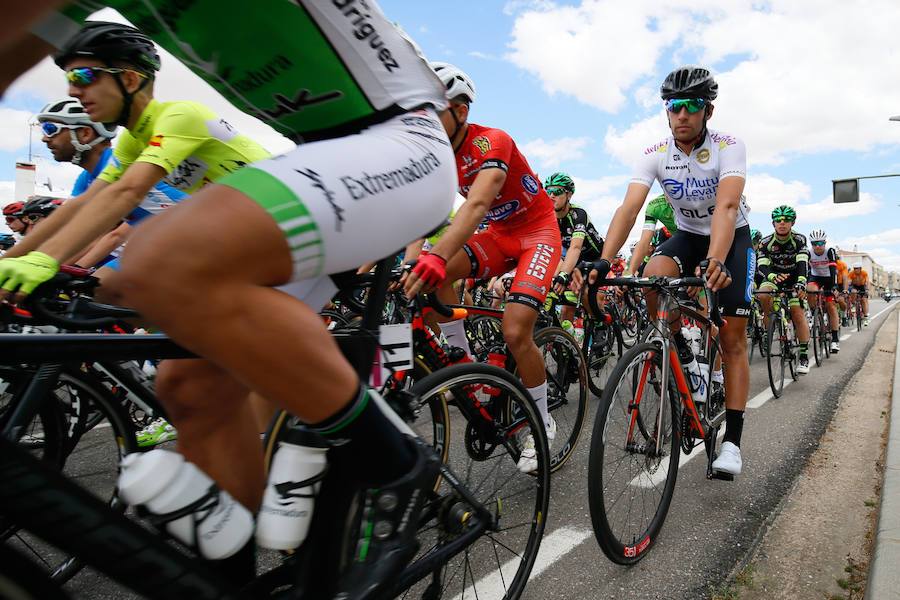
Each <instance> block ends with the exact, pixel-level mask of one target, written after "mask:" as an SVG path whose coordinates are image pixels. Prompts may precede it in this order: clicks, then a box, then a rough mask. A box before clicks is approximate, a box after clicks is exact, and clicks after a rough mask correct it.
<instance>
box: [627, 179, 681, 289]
mask: <svg viewBox="0 0 900 600" xmlns="http://www.w3.org/2000/svg"><path fill="white" fill-rule="evenodd" d="M660 224H662V226H663V227H664V228H665V229H666V231H668V232H669V233H675V232H676V231H678V224H677V223H676V222H675V212H674V211H673V210H672V205H671V204H669V201H668V200H667V199H666V195H665V194H660V195H659V196H657V197H656V198H654V199H653V200H651V201H650V202H649V203H648V204H647V209H646V210H645V211H644V228H643V230H642V231H641V237H640V239H639V240H638V241H637V246H636V247H635V249H634V251H633V252H632V253H631V264H630V265H629V267H628V272H629V273H637V272H638V271H639V270H640V271H643V267H642V266H641V265H643V264H645V263H646V262H647V261H648V259H649V258H650V255H651V254H653V251H651V250H650V246H652V243H651V242H652V240H653V236H654V235H655V232H656V231H657V228H658V227H659V226H660Z"/></svg>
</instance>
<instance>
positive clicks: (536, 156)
mask: <svg viewBox="0 0 900 600" xmlns="http://www.w3.org/2000/svg"><path fill="white" fill-rule="evenodd" d="M590 142H591V139H590V138H586V137H579V138H572V137H564V138H559V139H556V140H546V141H545V140H544V138H537V139H536V140H531V141H529V142H525V143H524V144H522V153H523V154H524V155H525V156H526V157H527V158H528V160H529V161H530V162H534V163H537V164H539V165H540V166H541V167H543V168H544V169H545V170H546V169H555V168H557V167H559V165H561V164H562V163H564V162H567V161H572V160H578V159H580V158H581V157H583V156H584V148H585V146H587V145H588V144H589V143H590Z"/></svg>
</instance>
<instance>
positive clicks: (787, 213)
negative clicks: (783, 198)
mask: <svg viewBox="0 0 900 600" xmlns="http://www.w3.org/2000/svg"><path fill="white" fill-rule="evenodd" d="M778 217H785V218H787V220H788V221H791V222H794V221H796V220H797V211H796V210H794V209H793V208H791V207H790V206H788V205H786V204H782V205H781V206H776V207H775V210H773V211H772V220H773V221H774V220H775V219H777V218H778Z"/></svg>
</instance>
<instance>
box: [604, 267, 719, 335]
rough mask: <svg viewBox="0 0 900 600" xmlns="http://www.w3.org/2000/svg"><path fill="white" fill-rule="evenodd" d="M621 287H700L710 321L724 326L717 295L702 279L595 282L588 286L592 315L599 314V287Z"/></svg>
mask: <svg viewBox="0 0 900 600" xmlns="http://www.w3.org/2000/svg"><path fill="white" fill-rule="evenodd" d="M609 286H621V287H633V288H654V289H657V290H674V289H680V288H685V287H702V288H705V289H706V291H707V294H706V297H707V298H708V300H709V314H710V320H712V322H713V323H715V324H716V325H718V326H719V327H721V326H722V325H723V324H724V321H723V319H722V314H721V311H720V310H719V293H718V292H713V291H712V290H710V289H709V288H707V287H706V279H704V278H703V277H661V276H655V275H654V276H652V277H612V278H609V279H602V280H597V281H596V282H595V283H594V284H591V285H589V286H588V303H589V304H590V306H591V310H592V311H593V312H594V314H600V312H601V311H600V306H599V305H598V304H597V290H598V289H599V288H601V287H609Z"/></svg>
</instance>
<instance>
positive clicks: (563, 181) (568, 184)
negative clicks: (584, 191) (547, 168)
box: [544, 173, 575, 194]
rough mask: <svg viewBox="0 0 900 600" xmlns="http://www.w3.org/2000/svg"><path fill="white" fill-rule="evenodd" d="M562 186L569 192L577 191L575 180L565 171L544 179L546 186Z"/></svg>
mask: <svg viewBox="0 0 900 600" xmlns="http://www.w3.org/2000/svg"><path fill="white" fill-rule="evenodd" d="M549 187H561V188H562V189H564V190H566V191H567V192H571V193H573V194H574V193H575V182H574V181H572V178H571V177H569V176H568V175H566V174H565V173H554V174H553V175H551V176H550V177H548V178H547V179H545V180H544V188H545V189H546V188H549Z"/></svg>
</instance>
